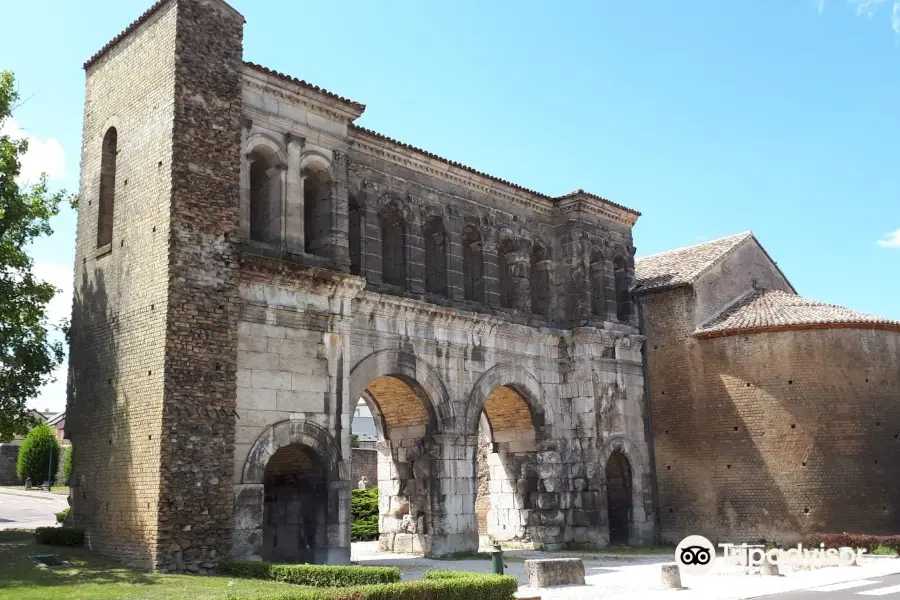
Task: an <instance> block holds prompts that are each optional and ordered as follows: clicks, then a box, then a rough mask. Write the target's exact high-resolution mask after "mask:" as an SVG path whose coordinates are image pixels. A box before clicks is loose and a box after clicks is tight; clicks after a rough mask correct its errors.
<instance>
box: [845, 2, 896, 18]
mask: <svg viewBox="0 0 900 600" xmlns="http://www.w3.org/2000/svg"><path fill="white" fill-rule="evenodd" d="M847 1H848V2H849V3H850V4H855V5H856V14H857V15H865V16H867V17H871V16H872V15H874V14H875V10H876V9H877V8H878V6H879V5H881V4H884V3H885V2H887V1H888V0H847Z"/></svg>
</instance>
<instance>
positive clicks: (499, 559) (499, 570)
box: [491, 544, 503, 575]
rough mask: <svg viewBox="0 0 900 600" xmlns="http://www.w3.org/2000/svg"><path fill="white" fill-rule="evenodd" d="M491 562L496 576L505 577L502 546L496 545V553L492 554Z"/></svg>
mask: <svg viewBox="0 0 900 600" xmlns="http://www.w3.org/2000/svg"><path fill="white" fill-rule="evenodd" d="M491 562H492V563H493V566H494V573H495V574H496V575H503V548H501V547H500V544H494V551H493V552H491Z"/></svg>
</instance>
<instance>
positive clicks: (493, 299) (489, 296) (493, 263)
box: [481, 231, 500, 306]
mask: <svg viewBox="0 0 900 600" xmlns="http://www.w3.org/2000/svg"><path fill="white" fill-rule="evenodd" d="M481 249H482V252H483V254H482V259H483V260H484V303H485V304H487V305H488V306H499V305H500V257H499V256H498V255H497V234H496V232H494V231H487V232H485V242H484V243H483V244H482V246H481Z"/></svg>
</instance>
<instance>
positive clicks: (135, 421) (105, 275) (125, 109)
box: [66, 3, 177, 567]
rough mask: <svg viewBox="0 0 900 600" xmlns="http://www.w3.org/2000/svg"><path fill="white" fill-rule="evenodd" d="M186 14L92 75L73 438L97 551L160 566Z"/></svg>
mask: <svg viewBox="0 0 900 600" xmlns="http://www.w3.org/2000/svg"><path fill="white" fill-rule="evenodd" d="M176 28H177V9H176V6H175V4H174V3H170V4H165V5H160V7H159V8H158V9H157V10H156V11H155V12H153V13H152V14H151V15H149V16H148V18H147V19H146V20H145V21H144V22H143V23H142V24H140V25H139V26H138V27H137V28H136V29H134V30H133V31H132V32H131V33H130V35H127V36H126V37H125V38H124V39H123V42H122V43H120V44H117V45H114V46H112V47H111V48H110V49H108V50H107V51H106V52H105V53H104V54H103V55H101V56H100V57H99V58H98V59H97V60H96V61H95V62H93V64H90V65H89V66H88V67H87V68H86V71H87V80H86V88H85V112H84V133H83V140H82V158H81V184H80V195H81V202H80V205H79V208H78V228H77V237H76V249H75V269H74V270H75V287H74V289H75V299H74V308H73V315H72V339H71V351H70V353H69V357H70V359H69V369H70V371H69V397H68V406H67V408H66V411H67V412H66V415H67V418H66V437H67V438H68V439H70V440H72V443H73V444H74V445H75V447H77V448H78V458H77V460H76V461H75V463H74V474H73V479H74V481H73V482H72V492H71V503H72V507H73V514H74V515H76V519H77V520H78V524H79V525H80V526H83V527H84V528H85V529H86V531H87V545H88V546H89V547H90V548H91V549H93V550H96V551H99V552H101V553H103V554H106V555H108V556H115V557H117V558H120V559H122V560H124V561H127V562H132V563H135V564H138V565H141V566H145V567H152V566H154V564H155V554H156V546H157V539H158V513H159V506H158V505H159V480H160V443H161V441H162V404H163V402H162V400H163V393H164V377H165V375H164V371H165V369H164V361H165V348H166V344H165V335H166V334H165V328H166V315H167V312H168V309H167V304H168V287H169V268H168V252H169V250H168V248H169V233H168V232H169V191H170V189H171V186H172V158H173V153H172V139H171V132H172V126H173V118H174V115H173V112H174V108H173V90H174V86H175V39H176ZM111 127H114V128H115V129H116V130H117V156H116V167H115V171H116V173H115V195H114V213H113V231H112V242H111V243H110V244H107V245H105V246H103V247H100V248H98V247H97V241H98V234H97V232H98V219H99V214H98V205H99V189H100V162H101V155H102V152H101V149H102V143H103V138H104V136H105V135H106V133H107V132H108V131H109V129H110V128H111Z"/></svg>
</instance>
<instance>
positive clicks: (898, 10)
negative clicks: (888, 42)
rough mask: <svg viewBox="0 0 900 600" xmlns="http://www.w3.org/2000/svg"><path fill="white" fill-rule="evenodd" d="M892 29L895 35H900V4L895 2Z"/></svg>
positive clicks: (892, 12)
mask: <svg viewBox="0 0 900 600" xmlns="http://www.w3.org/2000/svg"><path fill="white" fill-rule="evenodd" d="M891 27H892V28H893V29H894V33H900V2H894V8H893V10H891Z"/></svg>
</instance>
